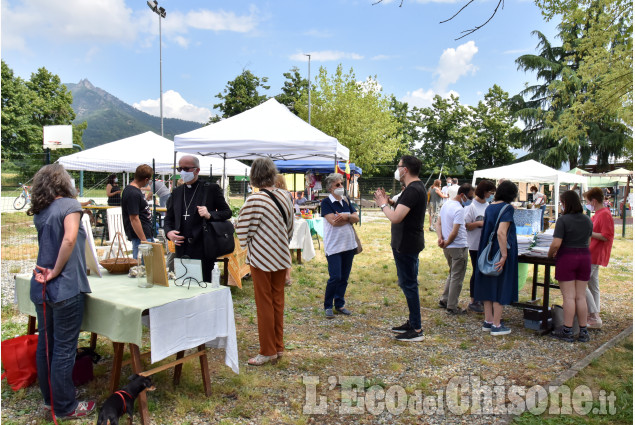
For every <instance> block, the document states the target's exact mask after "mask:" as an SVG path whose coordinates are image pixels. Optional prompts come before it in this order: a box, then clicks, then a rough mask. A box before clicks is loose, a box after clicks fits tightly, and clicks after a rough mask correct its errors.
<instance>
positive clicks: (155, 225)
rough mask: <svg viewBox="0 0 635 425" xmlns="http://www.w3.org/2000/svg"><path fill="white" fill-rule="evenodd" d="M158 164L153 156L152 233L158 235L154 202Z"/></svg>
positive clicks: (155, 204)
mask: <svg viewBox="0 0 635 425" xmlns="http://www.w3.org/2000/svg"><path fill="white" fill-rule="evenodd" d="M155 173H156V166H155V164H154V158H152V198H151V199H152V234H153V235H154V236H155V237H156V236H157V203H156V202H154V194H155V193H157V185H156V175H155Z"/></svg>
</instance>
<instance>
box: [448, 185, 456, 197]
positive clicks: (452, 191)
mask: <svg viewBox="0 0 635 425" xmlns="http://www.w3.org/2000/svg"><path fill="white" fill-rule="evenodd" d="M458 194H459V185H458V184H453V185H452V186H450V188H449V189H448V197H449V199H453V198H454V197H455V196H456V195H458Z"/></svg>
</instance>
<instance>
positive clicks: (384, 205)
mask: <svg viewBox="0 0 635 425" xmlns="http://www.w3.org/2000/svg"><path fill="white" fill-rule="evenodd" d="M387 206H388V204H381V206H380V207H379V209H380V210H383V209H384V208H385V207H387Z"/></svg>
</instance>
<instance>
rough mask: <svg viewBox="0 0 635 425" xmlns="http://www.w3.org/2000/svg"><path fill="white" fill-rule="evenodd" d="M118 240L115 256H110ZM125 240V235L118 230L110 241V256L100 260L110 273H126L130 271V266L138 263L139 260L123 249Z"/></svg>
mask: <svg viewBox="0 0 635 425" xmlns="http://www.w3.org/2000/svg"><path fill="white" fill-rule="evenodd" d="M115 241H117V245H118V246H117V252H116V253H115V257H114V258H110V256H111V254H112V253H113V247H114V244H115ZM124 244H125V240H124V236H123V235H122V234H121V233H120V232H117V233H115V236H114V237H113V239H112V242H111V243H110V249H109V251H108V258H106V259H105V260H102V261H100V262H99V264H101V266H102V267H103V268H105V269H106V270H108V272H109V273H112V274H124V273H128V272H129V271H130V267H132V266H136V265H137V260H135V259H134V258H129V257H128V256H127V255H126V254H125V253H124V251H123V248H122V246H124Z"/></svg>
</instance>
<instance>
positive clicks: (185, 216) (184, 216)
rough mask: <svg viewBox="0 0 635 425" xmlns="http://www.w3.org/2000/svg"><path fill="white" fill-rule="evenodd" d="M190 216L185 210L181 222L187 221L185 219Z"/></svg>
mask: <svg viewBox="0 0 635 425" xmlns="http://www.w3.org/2000/svg"><path fill="white" fill-rule="evenodd" d="M189 216H190V214H188V213H187V210H186V211H185V214H183V220H185V221H187V218H188V217H189Z"/></svg>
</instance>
